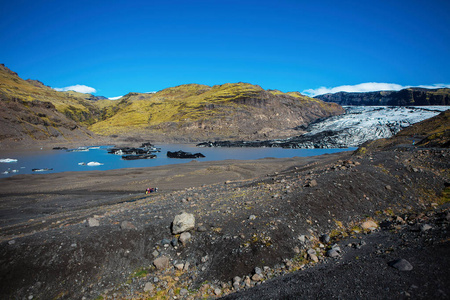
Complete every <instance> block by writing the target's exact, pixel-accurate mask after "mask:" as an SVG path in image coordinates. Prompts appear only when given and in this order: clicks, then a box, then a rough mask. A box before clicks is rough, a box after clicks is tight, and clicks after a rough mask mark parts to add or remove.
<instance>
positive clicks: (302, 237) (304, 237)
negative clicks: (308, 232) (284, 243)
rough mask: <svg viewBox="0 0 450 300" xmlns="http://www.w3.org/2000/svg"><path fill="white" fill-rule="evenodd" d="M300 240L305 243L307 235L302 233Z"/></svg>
mask: <svg viewBox="0 0 450 300" xmlns="http://www.w3.org/2000/svg"><path fill="white" fill-rule="evenodd" d="M298 240H299V241H300V242H302V243H304V242H305V241H306V236H305V235H303V234H302V235H300V236H299V237H298Z"/></svg>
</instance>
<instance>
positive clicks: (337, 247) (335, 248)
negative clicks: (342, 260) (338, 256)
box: [331, 244, 341, 252]
mask: <svg viewBox="0 0 450 300" xmlns="http://www.w3.org/2000/svg"><path fill="white" fill-rule="evenodd" d="M331 249H334V250H336V251H337V252H341V247H339V245H338V244H334V245H333V246H331Z"/></svg>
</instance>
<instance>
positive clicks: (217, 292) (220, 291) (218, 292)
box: [214, 289, 222, 296]
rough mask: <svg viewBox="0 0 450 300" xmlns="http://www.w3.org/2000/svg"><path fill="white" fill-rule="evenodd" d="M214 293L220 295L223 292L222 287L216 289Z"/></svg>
mask: <svg viewBox="0 0 450 300" xmlns="http://www.w3.org/2000/svg"><path fill="white" fill-rule="evenodd" d="M214 294H215V295H216V296H220V294H222V290H221V289H214Z"/></svg>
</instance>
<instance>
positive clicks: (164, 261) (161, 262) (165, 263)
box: [153, 255, 169, 270]
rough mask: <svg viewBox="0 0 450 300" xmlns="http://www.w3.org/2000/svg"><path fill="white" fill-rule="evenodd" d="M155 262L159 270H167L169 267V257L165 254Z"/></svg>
mask: <svg viewBox="0 0 450 300" xmlns="http://www.w3.org/2000/svg"><path fill="white" fill-rule="evenodd" d="M153 264H154V265H155V267H156V268H157V269H158V270H165V269H167V268H168V267H169V258H168V257H167V256H164V255H163V256H161V257H158V258H157V259H155V260H154V261H153Z"/></svg>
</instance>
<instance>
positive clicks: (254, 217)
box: [248, 215, 256, 221]
mask: <svg viewBox="0 0 450 300" xmlns="http://www.w3.org/2000/svg"><path fill="white" fill-rule="evenodd" d="M248 219H249V220H250V221H253V220H255V219H256V216H255V215H250V217H248Z"/></svg>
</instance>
